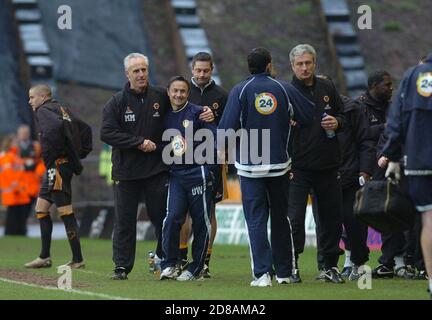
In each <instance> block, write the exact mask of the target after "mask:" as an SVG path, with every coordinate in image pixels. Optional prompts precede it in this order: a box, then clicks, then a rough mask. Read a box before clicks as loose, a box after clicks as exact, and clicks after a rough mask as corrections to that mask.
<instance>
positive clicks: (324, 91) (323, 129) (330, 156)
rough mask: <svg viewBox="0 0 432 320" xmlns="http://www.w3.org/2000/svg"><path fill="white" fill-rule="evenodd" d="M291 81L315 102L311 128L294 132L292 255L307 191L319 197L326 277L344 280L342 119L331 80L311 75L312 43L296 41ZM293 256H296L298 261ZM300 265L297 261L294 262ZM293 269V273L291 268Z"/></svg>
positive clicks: (298, 244) (300, 245)
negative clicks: (341, 257)
mask: <svg viewBox="0 0 432 320" xmlns="http://www.w3.org/2000/svg"><path fill="white" fill-rule="evenodd" d="M290 60H291V65H292V69H293V71H294V74H295V75H294V77H293V81H292V84H293V85H294V86H295V87H296V88H297V89H298V90H300V91H301V92H302V93H303V95H305V96H306V97H307V98H308V99H310V100H311V101H313V102H314V103H315V104H316V111H315V116H314V119H315V120H314V122H313V123H312V125H311V126H310V127H301V126H295V127H294V128H293V132H292V141H291V148H292V155H293V156H292V161H293V164H292V168H293V170H292V173H291V188H290V192H289V205H288V215H289V218H290V220H291V223H292V230H293V238H294V248H295V254H296V258H297V259H298V255H299V254H300V253H302V252H303V250H304V244H305V211H306V205H307V198H308V194H309V191H310V189H313V192H314V194H315V196H316V199H317V205H318V223H317V224H318V225H319V228H320V235H319V236H318V237H317V238H318V239H320V244H319V247H320V248H321V252H322V255H323V258H324V268H325V271H326V272H325V280H326V281H330V282H334V283H343V282H344V280H343V279H342V277H341V275H340V273H339V270H338V269H337V262H338V259H339V253H340V250H339V240H340V237H341V233H342V194H341V185H340V179H339V173H338V168H339V165H340V162H341V154H340V145H339V142H338V138H337V137H336V136H334V133H335V132H338V131H339V130H340V129H341V128H342V127H343V123H344V118H345V116H344V114H343V103H342V101H341V98H340V96H339V94H338V92H337V90H336V88H335V87H334V85H333V83H332V82H331V81H329V80H326V79H322V78H318V77H316V76H315V75H314V72H315V68H316V53H315V50H314V49H313V47H311V46H310V45H298V46H297V47H295V48H294V49H293V50H292V51H291V53H290ZM297 259H296V260H297ZM297 266H298V263H297ZM295 273H296V272H295Z"/></svg>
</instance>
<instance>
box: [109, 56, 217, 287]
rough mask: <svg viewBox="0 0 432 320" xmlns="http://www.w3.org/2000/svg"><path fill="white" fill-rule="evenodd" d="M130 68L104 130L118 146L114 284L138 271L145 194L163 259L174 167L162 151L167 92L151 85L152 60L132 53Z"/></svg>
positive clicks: (114, 170) (127, 66)
mask: <svg viewBox="0 0 432 320" xmlns="http://www.w3.org/2000/svg"><path fill="white" fill-rule="evenodd" d="M124 68H125V73H126V77H127V79H128V82H127V83H126V85H125V87H124V89H123V90H121V91H120V92H118V93H116V94H115V95H114V96H113V97H112V98H111V99H110V100H109V101H108V102H107V104H106V105H105V107H104V111H103V119H102V127H101V140H102V141H103V142H105V143H106V144H108V145H111V146H112V147H113V149H112V162H113V168H112V178H113V180H114V203H115V222H114V235H113V261H114V263H115V269H114V274H113V275H112V277H111V278H112V279H113V280H126V279H127V275H128V274H129V273H130V272H131V271H132V268H133V265H134V261H135V250H136V221H137V210H138V203H139V201H140V199H141V194H142V193H143V192H144V197H145V202H146V206H147V210H148V214H149V217H150V220H151V222H152V223H153V225H154V226H155V230H156V236H157V239H158V241H157V248H156V255H157V256H158V259H160V258H162V257H163V252H162V241H161V240H162V222H163V219H164V218H165V214H166V198H167V183H168V167H167V166H165V164H164V163H163V162H162V157H161V154H160V152H156V144H160V143H161V139H162V133H163V130H164V120H163V118H164V116H165V114H166V112H167V110H169V108H170V103H169V99H168V96H167V94H166V90H165V89H163V88H159V87H154V86H152V85H150V84H149V82H148V76H149V70H148V68H149V61H148V58H147V57H146V56H144V55H142V54H140V53H131V54H129V55H128V56H126V57H125V59H124ZM201 117H203V118H205V119H207V120H208V121H212V120H213V113H212V112H211V110H207V112H203V114H201ZM206 117H207V118H206Z"/></svg>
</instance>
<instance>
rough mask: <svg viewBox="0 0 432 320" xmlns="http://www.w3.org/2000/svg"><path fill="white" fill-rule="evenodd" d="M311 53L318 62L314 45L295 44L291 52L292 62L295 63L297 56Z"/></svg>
mask: <svg viewBox="0 0 432 320" xmlns="http://www.w3.org/2000/svg"><path fill="white" fill-rule="evenodd" d="M305 53H309V54H311V55H312V56H313V58H314V61H315V62H316V51H315V49H314V47H312V46H311V45H310V44H299V45H297V46H295V47H294V48H293V49H292V50H291V52H290V55H289V56H290V61H291V64H293V63H294V59H295V57H297V56H301V55H302V54H305Z"/></svg>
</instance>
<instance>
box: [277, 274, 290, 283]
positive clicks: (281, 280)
mask: <svg viewBox="0 0 432 320" xmlns="http://www.w3.org/2000/svg"><path fill="white" fill-rule="evenodd" d="M276 282H277V283H279V284H289V283H292V281H291V278H290V277H287V278H279V277H278V276H276Z"/></svg>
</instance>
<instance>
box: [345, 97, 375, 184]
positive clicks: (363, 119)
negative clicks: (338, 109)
mask: <svg viewBox="0 0 432 320" xmlns="http://www.w3.org/2000/svg"><path fill="white" fill-rule="evenodd" d="M342 101H343V102H344V113H345V127H344V130H343V131H342V132H340V133H338V139H339V143H340V145H341V148H342V165H341V166H340V169H339V171H340V174H341V183H342V188H343V189H345V188H348V187H350V186H353V185H357V186H358V185H359V180H358V179H359V173H360V172H364V173H367V174H369V175H372V168H373V166H374V162H375V161H376V160H375V159H376V157H375V141H374V140H373V139H371V137H370V135H369V123H368V118H367V114H366V109H365V108H364V106H363V105H361V104H359V103H358V102H356V101H354V100H352V99H350V98H348V97H342Z"/></svg>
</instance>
